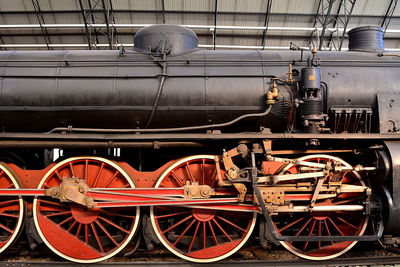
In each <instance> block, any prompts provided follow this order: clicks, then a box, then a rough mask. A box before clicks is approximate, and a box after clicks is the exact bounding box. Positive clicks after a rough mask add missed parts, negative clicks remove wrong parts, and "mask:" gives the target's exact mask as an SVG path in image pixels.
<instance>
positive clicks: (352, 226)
mask: <svg viewBox="0 0 400 267" xmlns="http://www.w3.org/2000/svg"><path fill="white" fill-rule="evenodd" d="M299 160H302V161H313V162H318V163H323V162H327V161H337V162H340V163H341V164H342V165H343V166H346V167H350V165H349V164H348V163H346V162H345V161H343V160H342V159H340V158H337V157H334V156H330V155H310V156H305V157H302V158H300V159H299ZM296 168H297V166H296V165H289V166H287V167H286V168H285V169H284V170H283V171H282V172H281V173H282V174H283V173H296V172H297V170H296ZM327 179H330V178H327ZM340 179H341V181H342V183H344V184H352V185H365V184H364V182H363V181H362V180H361V177H360V175H359V174H358V173H357V172H344V173H341V176H340ZM362 195H363V193H341V194H338V196H337V197H335V198H334V199H333V200H322V201H319V202H317V204H316V205H341V204H345V205H349V204H356V203H358V202H359V201H360V199H362ZM272 219H273V222H274V226H275V229H276V230H277V232H278V234H279V235H322V236H333V235H350V236H356V235H357V236H361V235H363V233H364V231H365V229H366V227H367V224H368V216H366V215H363V212H362V211H351V212H344V211H341V212H339V211H336V212H334V211H333V212H332V211H331V212H314V213H311V214H306V215H304V213H303V214H295V213H294V214H281V215H275V216H272ZM280 243H281V244H282V245H283V246H284V247H285V248H286V249H288V250H289V251H290V252H292V253H293V254H295V255H297V256H299V257H302V258H306V259H311V260H327V259H331V258H335V257H338V256H340V255H342V254H343V253H345V252H347V251H348V250H350V249H351V248H352V247H353V246H354V245H355V244H356V243H357V241H345V242H330V241H328V242H318V241H310V242H285V241H280Z"/></svg>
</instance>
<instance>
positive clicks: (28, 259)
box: [0, 241, 400, 267]
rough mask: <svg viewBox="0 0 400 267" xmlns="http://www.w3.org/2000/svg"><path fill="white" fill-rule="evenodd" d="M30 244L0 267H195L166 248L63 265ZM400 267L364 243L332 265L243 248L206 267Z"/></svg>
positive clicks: (395, 255) (399, 256) (397, 253)
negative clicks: (92, 262) (155, 266)
mask: <svg viewBox="0 0 400 267" xmlns="http://www.w3.org/2000/svg"><path fill="white" fill-rule="evenodd" d="M27 247H28V243H27V242H26V241H19V242H18V243H17V244H16V245H15V246H14V247H13V248H11V249H10V250H9V251H8V252H7V253H6V254H4V255H3V256H2V257H0V266H7V267H27V266H29V267H35V266H61V267H66V266H79V265H80V266H88V267H89V266H96V267H98V266H113V267H117V266H143V265H146V266H153V265H158V266H179V267H186V266H193V265H194V263H190V262H187V261H184V260H182V259H180V258H177V257H174V255H173V254H171V253H170V252H169V251H168V250H167V249H165V248H155V249H153V250H151V251H148V250H145V249H141V248H139V249H138V250H137V251H136V252H135V253H134V256H131V257H126V256H123V255H120V256H118V257H113V258H111V259H109V260H106V261H104V262H100V263H96V264H76V263H71V262H68V261H63V260H61V259H60V258H59V257H57V256H55V255H54V254H53V253H52V252H51V251H50V250H48V249H47V248H46V247H45V246H40V247H38V248H37V249H35V250H33V251H28V248H27ZM399 263H400V248H391V249H382V248H380V247H379V246H378V245H372V246H371V243H362V244H359V245H357V246H356V247H355V248H354V249H352V250H351V251H350V252H348V253H347V254H345V255H343V256H341V257H338V258H334V259H330V260H329V261H310V260H304V259H300V258H298V257H296V256H294V255H293V254H291V253H289V252H288V251H286V250H284V249H283V248H272V249H270V250H268V249H262V248H260V247H257V246H251V247H244V248H243V249H242V250H240V251H239V252H237V253H235V254H234V255H232V256H231V257H230V258H228V259H225V260H223V261H220V262H216V263H212V264H207V266H221V265H222V266H244V265H245V266H375V265H379V266H383V265H384V266H392V265H393V266H396V265H398V264H399Z"/></svg>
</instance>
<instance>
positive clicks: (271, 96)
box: [267, 78, 279, 105]
mask: <svg viewBox="0 0 400 267" xmlns="http://www.w3.org/2000/svg"><path fill="white" fill-rule="evenodd" d="M277 80H278V78H271V81H272V89H271V91H268V93H267V104H269V105H273V104H275V103H276V100H277V99H278V96H279V89H278V84H277V83H276V81H277Z"/></svg>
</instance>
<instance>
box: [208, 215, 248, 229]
mask: <svg viewBox="0 0 400 267" xmlns="http://www.w3.org/2000/svg"><path fill="white" fill-rule="evenodd" d="M215 217H216V218H218V219H220V220H222V221H224V222H226V223H227V224H230V225H232V226H233V227H235V228H237V229H239V230H240V231H242V232H244V233H247V231H246V230H245V229H243V228H242V227H240V226H238V225H236V224H234V223H233V222H231V221H229V220H227V219H225V218H223V217H221V216H218V215H217V216H215Z"/></svg>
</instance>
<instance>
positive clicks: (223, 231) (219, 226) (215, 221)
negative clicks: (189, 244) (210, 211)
mask: <svg viewBox="0 0 400 267" xmlns="http://www.w3.org/2000/svg"><path fill="white" fill-rule="evenodd" d="M212 221H213V222H214V223H215V224H216V225H217V227H218V228H219V230H221V232H222V233H224V235H225V236H226V237H227V238H228V239H229V241H231V242H232V241H233V240H232V238H231V237H230V236H229V235H228V234H227V233H226V232H225V230H224V228H222V227H221V225H219V223H218V222H217V220H215V219H214V218H213V219H212Z"/></svg>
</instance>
